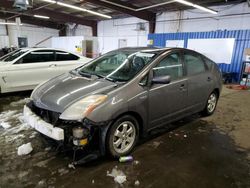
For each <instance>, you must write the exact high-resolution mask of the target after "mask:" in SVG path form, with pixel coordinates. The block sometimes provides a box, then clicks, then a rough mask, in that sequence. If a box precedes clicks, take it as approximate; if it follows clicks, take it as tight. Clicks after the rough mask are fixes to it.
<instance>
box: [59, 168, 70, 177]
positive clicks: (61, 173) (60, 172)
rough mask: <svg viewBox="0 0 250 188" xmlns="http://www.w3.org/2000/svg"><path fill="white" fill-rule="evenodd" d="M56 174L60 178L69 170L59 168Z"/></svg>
mask: <svg viewBox="0 0 250 188" xmlns="http://www.w3.org/2000/svg"><path fill="white" fill-rule="evenodd" d="M58 173H59V175H60V176H62V175H65V174H67V173H69V170H67V169H64V168H60V169H58Z"/></svg>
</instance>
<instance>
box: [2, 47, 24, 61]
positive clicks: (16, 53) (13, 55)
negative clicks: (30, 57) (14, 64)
mask: <svg viewBox="0 0 250 188" xmlns="http://www.w3.org/2000/svg"><path fill="white" fill-rule="evenodd" d="M27 51H28V50H24V49H19V50H15V51H14V52H10V53H8V54H7V55H5V56H3V57H1V58H0V61H4V62H7V61H13V60H14V59H16V58H18V57H19V56H21V55H22V54H24V53H26V52H27Z"/></svg>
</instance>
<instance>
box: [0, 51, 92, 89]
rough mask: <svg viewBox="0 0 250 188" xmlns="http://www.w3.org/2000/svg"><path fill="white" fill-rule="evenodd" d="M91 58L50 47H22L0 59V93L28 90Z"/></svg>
mask: <svg viewBox="0 0 250 188" xmlns="http://www.w3.org/2000/svg"><path fill="white" fill-rule="evenodd" d="M90 60H91V59H90V58H87V57H83V56H80V55H78V54H74V53H71V52H67V51H64V50H58V49H52V48H22V49H18V50H16V51H13V52H11V53H9V54H7V55H5V56H3V57H1V58H0V93H7V92H15V91H24V90H32V89H34V88H35V87H36V86H37V85H38V84H40V83H42V82H44V81H46V80H49V79H50V78H53V77H55V76H58V75H60V74H62V73H65V72H67V71H70V70H72V69H75V68H76V67H79V66H81V65H83V64H85V63H87V62H89V61H90Z"/></svg>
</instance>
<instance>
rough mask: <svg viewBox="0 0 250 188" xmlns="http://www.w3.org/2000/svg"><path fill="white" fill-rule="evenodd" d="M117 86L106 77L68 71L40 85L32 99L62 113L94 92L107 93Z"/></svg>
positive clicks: (42, 106) (36, 103)
mask: <svg viewBox="0 0 250 188" xmlns="http://www.w3.org/2000/svg"><path fill="white" fill-rule="evenodd" d="M116 86H117V84H116V83H113V82H110V81H107V80H104V79H97V78H96V79H89V78H86V77H82V76H77V75H73V74H70V73H66V74H63V75H61V76H58V77H56V78H53V79H51V80H50V81H48V82H46V83H45V84H42V85H41V86H38V87H37V88H36V89H35V91H34V92H33V93H32V100H33V102H34V104H35V106H37V107H39V108H43V109H47V110H50V111H54V112H59V113H62V112H63V111H64V110H65V109H66V108H67V107H68V106H70V105H71V104H73V103H75V102H77V101H79V100H80V99H82V98H84V97H86V96H89V95H92V94H102V93H104V94H105V93H107V92H108V91H110V90H111V89H113V88H115V87H116Z"/></svg>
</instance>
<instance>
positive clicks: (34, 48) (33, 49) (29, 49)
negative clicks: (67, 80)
mask: <svg viewBox="0 0 250 188" xmlns="http://www.w3.org/2000/svg"><path fill="white" fill-rule="evenodd" d="M19 49H21V50H27V51H35V50H58V51H64V52H68V53H71V54H74V55H76V56H79V57H81V55H79V54H77V53H75V52H71V51H69V50H65V49H59V48H46V47H37V48H36V47H33V48H31V47H29V48H19Z"/></svg>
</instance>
